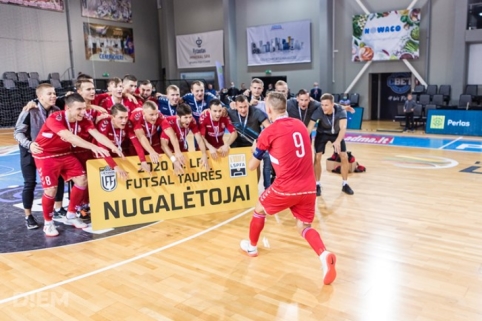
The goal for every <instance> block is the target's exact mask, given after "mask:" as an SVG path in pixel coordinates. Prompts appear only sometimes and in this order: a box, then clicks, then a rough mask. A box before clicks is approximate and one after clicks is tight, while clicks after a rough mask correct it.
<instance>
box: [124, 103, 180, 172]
mask: <svg viewBox="0 0 482 321" xmlns="http://www.w3.org/2000/svg"><path fill="white" fill-rule="evenodd" d="M129 119H130V121H131V122H132V123H133V124H134V132H135V134H136V136H137V139H139V142H140V143H141V145H142V147H144V149H145V150H146V151H147V152H148V153H149V156H150V157H151V161H152V162H153V163H158V162H159V154H160V153H162V149H161V137H160V134H159V130H161V131H163V132H165V133H166V135H167V136H168V137H169V139H170V141H171V143H172V146H173V148H174V151H175V156H176V159H177V160H178V161H179V163H180V165H184V155H183V154H182V152H181V149H180V148H179V141H178V140H177V137H176V134H175V133H174V130H173V129H172V128H171V125H169V123H168V122H167V121H166V118H165V117H164V116H163V115H162V114H161V113H160V112H159V110H158V109H157V104H156V103H154V102H152V101H150V100H148V101H146V102H145V103H144V105H143V107H142V110H137V111H135V112H133V113H132V114H131V116H130V117H129ZM171 161H172V159H171Z"/></svg>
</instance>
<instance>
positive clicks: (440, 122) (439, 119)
mask: <svg viewBox="0 0 482 321" xmlns="http://www.w3.org/2000/svg"><path fill="white" fill-rule="evenodd" d="M430 128H432V129H444V128H445V116H441V115H432V117H431V118H430Z"/></svg>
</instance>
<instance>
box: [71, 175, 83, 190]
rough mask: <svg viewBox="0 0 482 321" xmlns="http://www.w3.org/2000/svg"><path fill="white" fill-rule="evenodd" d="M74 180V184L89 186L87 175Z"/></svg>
mask: <svg viewBox="0 0 482 321" xmlns="http://www.w3.org/2000/svg"><path fill="white" fill-rule="evenodd" d="M72 181H74V184H75V185H77V186H79V187H85V186H87V176H85V175H82V176H79V177H76V178H74V179H72Z"/></svg>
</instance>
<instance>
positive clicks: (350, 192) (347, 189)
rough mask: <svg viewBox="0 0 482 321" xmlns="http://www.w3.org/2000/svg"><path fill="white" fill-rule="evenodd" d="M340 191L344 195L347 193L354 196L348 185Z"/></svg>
mask: <svg viewBox="0 0 482 321" xmlns="http://www.w3.org/2000/svg"><path fill="white" fill-rule="evenodd" d="M341 190H342V191H343V192H345V193H347V194H348V195H353V194H355V192H353V190H352V189H351V188H350V186H349V185H348V184H345V185H343V187H342V188H341Z"/></svg>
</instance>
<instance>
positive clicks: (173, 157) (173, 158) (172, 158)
mask: <svg viewBox="0 0 482 321" xmlns="http://www.w3.org/2000/svg"><path fill="white" fill-rule="evenodd" d="M175 161H177V158H176V156H174V155H173V156H171V162H173V163H174V162H175Z"/></svg>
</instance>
